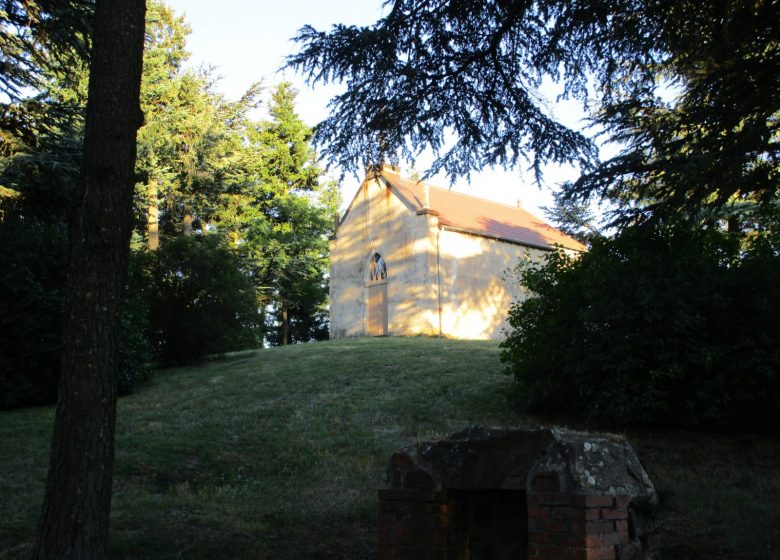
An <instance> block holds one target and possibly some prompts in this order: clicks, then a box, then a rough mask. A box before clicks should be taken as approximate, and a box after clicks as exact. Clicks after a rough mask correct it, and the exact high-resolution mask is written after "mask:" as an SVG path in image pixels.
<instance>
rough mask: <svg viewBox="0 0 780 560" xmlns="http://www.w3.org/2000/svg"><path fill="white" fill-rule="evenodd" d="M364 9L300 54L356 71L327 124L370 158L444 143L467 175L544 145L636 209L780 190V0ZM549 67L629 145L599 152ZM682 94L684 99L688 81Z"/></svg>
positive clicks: (443, 154) (410, 4)
mask: <svg viewBox="0 0 780 560" xmlns="http://www.w3.org/2000/svg"><path fill="white" fill-rule="evenodd" d="M387 6H388V10H387V14H386V15H385V16H384V17H383V18H382V19H380V20H379V21H377V22H376V23H375V24H373V25H370V26H366V27H355V26H345V25H335V26H334V27H333V28H332V29H331V30H330V31H329V32H320V31H317V30H315V29H313V28H312V27H309V26H307V27H304V28H302V29H301V30H300V31H299V33H298V36H297V37H296V38H295V39H296V41H298V42H299V43H300V45H301V51H300V52H299V53H297V54H295V55H293V56H291V57H290V58H289V59H288V63H289V65H290V66H292V67H294V68H296V69H298V70H300V71H302V72H303V73H304V74H305V75H306V77H307V78H308V79H309V80H310V81H311V82H329V81H336V82H342V81H343V82H346V88H345V93H343V94H341V95H339V96H337V97H336V98H334V100H333V101H332V102H331V107H332V113H331V115H330V116H329V117H328V118H327V119H326V120H325V121H324V122H323V123H321V125H319V126H318V128H317V140H318V141H319V142H321V143H323V144H324V145H325V150H324V153H325V155H326V156H327V157H328V158H329V160H330V161H332V162H337V163H339V164H341V165H342V166H343V167H344V168H352V169H355V168H360V164H361V163H362V164H366V163H368V164H373V163H377V162H381V161H385V160H386V159H388V158H389V159H391V160H392V159H393V158H397V157H399V155H400V156H403V157H405V158H407V159H414V157H415V156H416V155H418V154H420V153H422V152H423V151H424V150H425V149H431V150H432V151H433V152H434V154H435V155H436V156H437V159H436V160H435V162H434V163H433V165H432V168H431V170H429V173H434V172H436V171H438V170H439V169H442V168H443V169H444V170H445V171H446V172H447V174H448V175H449V176H450V177H451V178H452V179H455V178H458V177H461V176H464V175H466V176H467V175H468V174H469V173H470V172H471V171H474V170H479V169H483V168H485V167H486V166H493V165H499V166H502V167H505V168H514V167H516V166H517V165H518V164H522V162H523V160H525V159H528V160H530V163H531V166H532V168H533V169H534V170H535V171H536V173H537V176H538V174H539V173H540V172H541V166H542V165H543V164H545V163H549V162H561V161H575V162H579V163H580V165H581V168H582V169H583V171H584V174H583V176H582V177H581V178H580V180H579V181H577V182H576V183H575V184H573V185H568V186H567V187H566V191H567V194H568V196H570V197H572V198H574V199H579V200H582V199H588V198H589V197H591V196H597V197H600V198H608V199H610V200H611V201H613V202H614V203H616V204H617V205H618V211H617V213H616V215H615V218H616V219H618V220H619V221H621V222H623V223H626V222H629V221H631V220H637V219H639V220H641V219H642V218H647V217H658V216H661V215H668V214H670V213H672V214H674V213H679V212H686V213H695V212H697V211H698V210H699V209H700V208H702V207H706V208H709V209H711V210H713V211H719V210H721V209H722V208H723V207H724V206H728V205H730V204H732V203H733V202H734V201H735V200H752V201H761V202H762V203H767V202H770V201H772V200H776V199H777V196H778V188H777V185H778V169H780V165H779V164H780V157H779V156H778V154H780V150H778V134H779V133H780V119H778V116H779V115H780V93H778V92H780V88H778V87H777V76H778V75H780V47H779V45H780V26H778V25H777V24H776V22H777V21H780V4H778V3H777V2H768V1H767V2H764V1H762V2H756V1H754V0H734V1H730V2H701V1H700V0H675V1H656V0H581V1H577V2H570V1H562V0H532V1H527V2H519V1H518V2H509V1H493V2H482V1H478V0H451V1H448V2H428V1H423V0H395V1H393V2H388V3H387ZM545 78H550V79H552V80H554V81H558V82H559V83H560V84H561V85H562V86H563V88H564V91H563V95H562V96H563V97H564V98H566V97H573V98H575V99H578V100H580V101H582V102H584V103H585V104H586V106H587V108H588V109H589V110H590V111H591V115H592V118H593V122H594V123H595V124H596V125H597V127H596V129H597V130H599V131H602V132H603V135H602V137H603V138H605V139H607V140H611V141H613V142H615V143H617V144H619V145H622V146H625V147H626V148H625V150H624V151H623V152H622V153H621V154H620V155H619V156H617V157H615V158H612V159H611V160H609V161H606V162H603V163H599V162H598V161H597V153H596V150H595V149H594V147H593V145H592V144H591V143H590V142H589V140H588V139H586V138H585V137H584V136H582V135H581V134H579V133H578V132H576V131H573V130H570V129H568V128H566V127H564V126H562V125H561V124H560V123H558V122H556V121H555V119H554V118H551V116H550V112H549V110H548V109H547V107H546V106H545V100H544V98H543V96H542V95H540V94H539V92H538V90H537V88H539V87H540V85H541V84H542V82H543V80H544V79H545ZM672 97H673V100H672V101H671V102H670V101H668V99H670V98H672Z"/></svg>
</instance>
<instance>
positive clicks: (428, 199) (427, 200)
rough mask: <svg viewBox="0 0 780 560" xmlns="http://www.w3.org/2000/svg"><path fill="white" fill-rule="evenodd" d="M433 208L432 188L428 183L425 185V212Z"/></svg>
mask: <svg viewBox="0 0 780 560" xmlns="http://www.w3.org/2000/svg"><path fill="white" fill-rule="evenodd" d="M430 207H431V188H430V187H429V186H428V184H427V183H423V210H428V209H430Z"/></svg>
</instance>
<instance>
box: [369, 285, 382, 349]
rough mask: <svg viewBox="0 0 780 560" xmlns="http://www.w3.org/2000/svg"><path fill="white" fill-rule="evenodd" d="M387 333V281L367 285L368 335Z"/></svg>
mask: <svg viewBox="0 0 780 560" xmlns="http://www.w3.org/2000/svg"><path fill="white" fill-rule="evenodd" d="M386 334H387V282H384V283H382V284H371V285H370V286H368V336H385V335H386Z"/></svg>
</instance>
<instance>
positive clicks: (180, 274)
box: [145, 235, 260, 365]
mask: <svg viewBox="0 0 780 560" xmlns="http://www.w3.org/2000/svg"><path fill="white" fill-rule="evenodd" d="M145 258H146V259H147V260H148V262H147V264H146V267H147V269H148V274H149V276H148V284H147V287H146V296H147V298H148V305H149V321H150V339H151V342H152V344H153V346H154V348H155V349H156V351H157V353H158V356H159V360H160V362H161V363H162V364H164V365H171V364H183V363H192V362H197V361H199V360H201V359H203V358H204V357H205V356H206V355H208V354H216V353H222V352H229V351H231V350H240V349H244V348H254V347H256V346H257V345H258V342H259V341H258V339H257V331H258V329H259V327H260V315H259V313H258V305H257V297H256V295H255V290H254V287H253V286H252V284H251V282H250V281H249V279H248V278H247V277H246V276H245V275H244V274H243V273H242V272H241V271H240V270H239V263H238V261H237V259H236V257H235V255H234V254H233V252H232V251H231V250H230V249H229V248H228V247H227V246H226V245H225V244H224V242H223V241H222V240H221V239H220V237H219V236H218V235H207V236H197V237H190V236H180V237H177V238H175V239H172V240H169V241H168V242H167V243H163V244H162V245H161V246H160V249H159V250H157V251H154V252H149V253H146V255H145Z"/></svg>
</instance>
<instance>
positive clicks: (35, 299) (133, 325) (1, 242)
mask: <svg viewBox="0 0 780 560" xmlns="http://www.w3.org/2000/svg"><path fill="white" fill-rule="evenodd" d="M66 237H67V236H66V233H65V226H64V225H63V224H62V223H60V222H47V221H45V220H42V219H39V218H29V217H18V216H12V217H10V218H7V219H5V220H3V221H2V222H0V246H1V247H2V248H3V250H2V251H0V286H2V287H3V289H2V290H0V331H2V332H3V336H2V337H0V409H3V408H13V407H19V406H31V405H38V404H45V403H51V402H54V401H55V400H56V398H57V380H58V378H59V374H60V368H61V357H60V354H61V349H62V319H63V317H62V306H63V302H64V298H65V271H66V263H67V239H66ZM133 268H137V265H133ZM137 284H138V271H133V270H131V274H130V279H129V282H128V285H127V287H126V289H125V300H124V302H123V311H122V318H121V319H122V328H123V334H122V341H121V344H120V347H119V378H118V390H119V394H121V395H124V394H127V393H130V392H132V391H133V390H134V389H135V388H136V387H137V386H138V384H139V383H141V382H142V381H144V380H145V379H146V378H147V377H148V376H149V373H150V368H151V361H152V355H151V351H150V350H151V349H150V347H149V344H148V342H147V340H146V331H147V328H148V325H147V318H146V312H145V302H144V300H143V299H142V297H141V293H140V292H138V291H137V289H136V286H137Z"/></svg>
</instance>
